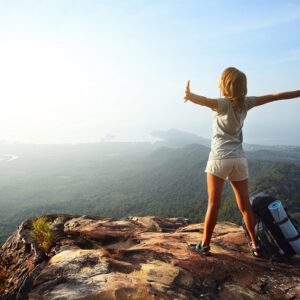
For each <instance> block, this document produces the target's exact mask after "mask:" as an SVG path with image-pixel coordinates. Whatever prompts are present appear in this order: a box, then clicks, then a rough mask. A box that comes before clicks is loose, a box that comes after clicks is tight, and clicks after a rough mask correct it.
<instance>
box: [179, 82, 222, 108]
mask: <svg viewBox="0 0 300 300" xmlns="http://www.w3.org/2000/svg"><path fill="white" fill-rule="evenodd" d="M184 100H185V101H184V102H187V100H190V101H192V102H194V103H196V104H199V105H203V106H207V107H209V108H211V109H213V110H216V109H217V107H218V103H217V100H216V99H211V98H207V97H204V96H200V95H196V94H193V93H191V91H190V81H189V80H188V81H187V83H186V87H185V96H184Z"/></svg>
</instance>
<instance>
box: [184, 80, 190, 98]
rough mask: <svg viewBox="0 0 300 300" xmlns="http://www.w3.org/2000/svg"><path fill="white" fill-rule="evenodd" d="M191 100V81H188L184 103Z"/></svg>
mask: <svg viewBox="0 0 300 300" xmlns="http://www.w3.org/2000/svg"><path fill="white" fill-rule="evenodd" d="M190 98H191V91H190V81H189V80H188V81H187V83H186V87H185V96H184V100H185V101H184V102H187V101H188V100H190Z"/></svg>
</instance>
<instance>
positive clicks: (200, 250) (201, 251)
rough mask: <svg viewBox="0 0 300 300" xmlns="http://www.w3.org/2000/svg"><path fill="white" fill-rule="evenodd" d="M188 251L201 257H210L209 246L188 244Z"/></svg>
mask: <svg viewBox="0 0 300 300" xmlns="http://www.w3.org/2000/svg"><path fill="white" fill-rule="evenodd" d="M187 249H188V250H191V251H194V252H197V253H199V254H201V255H207V256H208V255H211V253H210V246H202V243H198V244H189V245H188V246H187Z"/></svg>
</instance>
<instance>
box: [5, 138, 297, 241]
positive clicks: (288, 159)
mask: <svg viewBox="0 0 300 300" xmlns="http://www.w3.org/2000/svg"><path fill="white" fill-rule="evenodd" d="M0 149H1V153H12V154H14V155H16V156H18V158H17V159H15V160H12V161H4V160H2V161H1V160H0V176H1V180H0V205H1V206H0V207H1V210H0V243H3V242H4V241H5V240H6V239H7V237H8V236H9V235H10V234H11V233H12V232H13V231H14V230H16V228H17V226H18V225H19V224H20V223H21V222H22V221H23V220H24V219H26V218H29V217H33V216H37V215H41V214H48V213H68V214H77V215H82V214H89V215H101V216H108V217H113V218H123V217H127V216H145V215H156V216H160V217H185V218H189V219H190V221H191V222H193V223H195V222H201V221H203V217H204V214H205V210H206V205H207V196H206V194H207V190H206V174H205V173H204V169H205V165H206V161H207V157H208V153H209V148H208V147H206V146H203V145H200V144H187V145H181V146H179V147H168V146H164V145H162V144H160V145H159V146H158V145H153V144H151V143H113V142H110V143H94V144H78V145H0ZM266 152H267V154H266ZM247 156H248V157H249V170H250V180H249V187H250V194H251V195H254V194H255V193H258V192H262V191H266V192H269V193H271V194H273V195H275V196H277V197H278V198H279V199H281V200H282V201H283V203H284V205H285V206H286V207H287V208H288V210H289V212H290V213H291V214H292V215H293V216H295V217H296V218H298V219H299V216H300V201H299V189H300V163H299V162H300V148H299V147H294V148H287V149H275V150H270V149H268V150H259V149H254V150H251V151H250V150H248V151H247ZM219 220H227V221H231V222H235V223H238V224H240V223H241V215H240V213H239V211H238V209H237V206H236V203H235V199H234V196H233V193H232V191H231V188H230V185H229V183H226V184H225V188H224V192H223V198H222V207H221V210H220V215H219Z"/></svg>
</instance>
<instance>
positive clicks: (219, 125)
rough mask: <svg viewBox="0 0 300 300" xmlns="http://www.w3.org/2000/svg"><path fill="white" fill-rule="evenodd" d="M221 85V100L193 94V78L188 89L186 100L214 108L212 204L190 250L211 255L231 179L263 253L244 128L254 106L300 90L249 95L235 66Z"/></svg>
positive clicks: (209, 170) (255, 251) (254, 250)
mask: <svg viewBox="0 0 300 300" xmlns="http://www.w3.org/2000/svg"><path fill="white" fill-rule="evenodd" d="M219 88H220V90H221V94H222V95H223V96H224V97H223V98H217V99H212V98H206V97H204V96H200V95H196V94H193V93H191V91H190V81H188V82H187V85H186V90H185V96H184V99H185V102H187V101H188V100H189V101H191V102H193V103H196V104H199V105H202V106H206V107H209V108H210V109H212V110H213V111H214V116H213V137H212V143H211V151H210V154H209V158H208V162H207V166H206V169H205V172H206V173H207V190H208V207H207V211H206V215H205V221H204V232H203V238H202V242H199V243H197V244H191V245H189V246H188V249H190V250H193V251H196V252H198V253H200V254H203V255H209V254H210V246H209V244H210V240H211V236H212V233H213V230H214V227H215V225H216V223H217V216H218V211H219V208H220V204H221V194H222V189H223V185H224V180H226V179H227V180H229V181H230V184H231V186H232V188H233V191H234V194H235V199H236V201H237V204H238V207H239V209H240V211H241V213H242V216H243V219H244V222H245V225H246V228H247V230H248V232H249V235H250V238H251V241H252V243H251V252H252V255H253V256H259V248H258V246H257V242H256V238H255V234H254V227H255V222H256V221H255V216H254V214H253V211H252V208H251V204H250V201H249V193H248V164H247V160H246V157H245V153H244V150H243V147H242V142H243V133H242V128H243V125H244V120H245V118H246V116H247V112H248V111H249V110H250V109H251V108H253V107H255V106H259V105H263V104H266V103H269V102H272V101H277V100H283V99H291V98H296V97H299V96H300V91H299V90H297V91H291V92H284V93H278V94H270V95H265V96H260V97H247V96H246V95H247V78H246V75H245V74H244V73H243V72H241V71H240V70H238V69H236V68H234V67H230V68H227V69H225V70H224V71H223V73H222V75H221V79H220V82H219Z"/></svg>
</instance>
